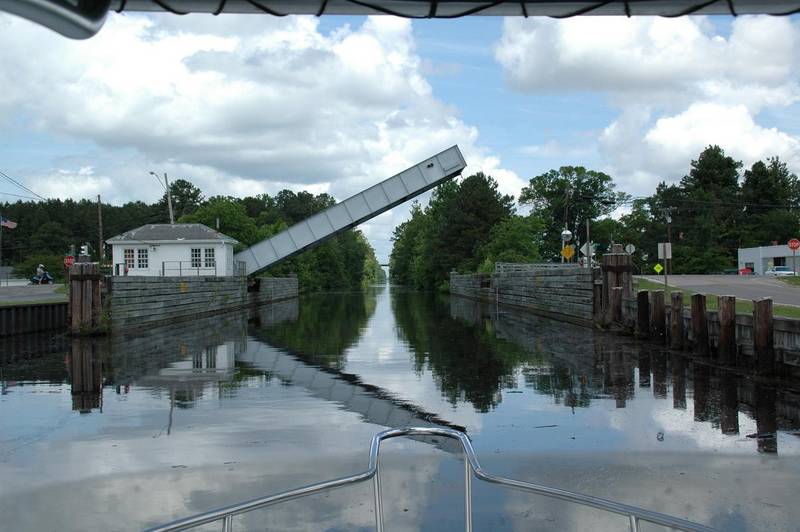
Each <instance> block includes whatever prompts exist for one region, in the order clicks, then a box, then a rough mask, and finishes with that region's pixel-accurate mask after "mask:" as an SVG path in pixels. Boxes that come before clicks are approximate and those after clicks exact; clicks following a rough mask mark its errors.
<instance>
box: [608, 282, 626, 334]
mask: <svg viewBox="0 0 800 532" xmlns="http://www.w3.org/2000/svg"><path fill="white" fill-rule="evenodd" d="M623 291H624V289H623V288H622V287H621V286H615V287H613V288H612V289H611V323H613V324H614V325H617V326H620V325H622V292H623Z"/></svg>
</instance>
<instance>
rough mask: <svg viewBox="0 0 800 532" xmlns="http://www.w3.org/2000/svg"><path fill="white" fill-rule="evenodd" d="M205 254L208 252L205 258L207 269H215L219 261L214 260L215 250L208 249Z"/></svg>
mask: <svg viewBox="0 0 800 532" xmlns="http://www.w3.org/2000/svg"><path fill="white" fill-rule="evenodd" d="M205 252H206V256H205V259H206V268H215V267H216V264H217V261H216V259H215V258H214V248H206V249H205Z"/></svg>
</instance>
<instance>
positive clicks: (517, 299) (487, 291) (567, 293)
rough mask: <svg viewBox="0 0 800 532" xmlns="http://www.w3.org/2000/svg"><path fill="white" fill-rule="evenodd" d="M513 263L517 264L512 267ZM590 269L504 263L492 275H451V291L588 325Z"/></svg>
mask: <svg viewBox="0 0 800 532" xmlns="http://www.w3.org/2000/svg"><path fill="white" fill-rule="evenodd" d="M511 266H516V267H511ZM592 291H593V281H592V271H591V270H589V269H585V268H578V267H577V266H560V265H537V264H520V265H504V266H503V268H498V269H497V270H496V271H495V273H494V274H491V275H489V274H458V273H455V272H454V273H451V274H450V293H451V294H454V295H459V296H464V297H469V298H473V299H478V300H482V301H488V302H493V303H496V304H499V305H506V306H512V307H516V308H520V309H523V310H528V311H531V312H534V313H537V314H541V315H543V316H548V317H552V318H556V319H559V320H563V321H567V322H571V323H577V324H579V325H591V324H592V320H593V308H594V297H593V293H592Z"/></svg>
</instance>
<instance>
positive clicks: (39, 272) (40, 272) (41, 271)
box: [36, 264, 47, 279]
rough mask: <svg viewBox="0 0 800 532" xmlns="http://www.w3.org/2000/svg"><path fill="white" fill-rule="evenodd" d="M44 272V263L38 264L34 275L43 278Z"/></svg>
mask: <svg viewBox="0 0 800 532" xmlns="http://www.w3.org/2000/svg"><path fill="white" fill-rule="evenodd" d="M46 272H47V270H45V269H44V264H40V265H39V266H37V267H36V277H38V278H39V279H43V278H44V274H45V273H46Z"/></svg>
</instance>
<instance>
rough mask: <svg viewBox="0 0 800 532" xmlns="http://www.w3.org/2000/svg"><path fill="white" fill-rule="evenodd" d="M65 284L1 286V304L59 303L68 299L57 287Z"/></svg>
mask: <svg viewBox="0 0 800 532" xmlns="http://www.w3.org/2000/svg"><path fill="white" fill-rule="evenodd" d="M61 286H63V285H60V284H43V285H24V286H13V285H12V286H0V305H5V304H13V303H58V302H61V301H66V300H67V296H66V294H59V293H57V292H56V289H58V288H59V287H61Z"/></svg>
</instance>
